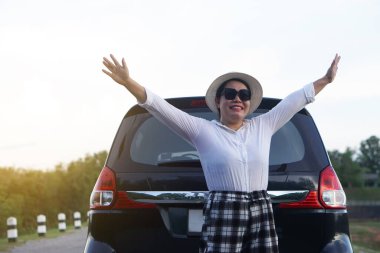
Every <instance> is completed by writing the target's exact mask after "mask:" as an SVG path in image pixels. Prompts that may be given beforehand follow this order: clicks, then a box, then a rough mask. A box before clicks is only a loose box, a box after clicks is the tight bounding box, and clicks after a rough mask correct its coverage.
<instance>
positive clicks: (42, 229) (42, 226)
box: [37, 214, 46, 236]
mask: <svg viewBox="0 0 380 253" xmlns="http://www.w3.org/2000/svg"><path fill="white" fill-rule="evenodd" d="M37 233H38V236H45V235H46V216H45V215H43V214H40V215H38V216H37Z"/></svg>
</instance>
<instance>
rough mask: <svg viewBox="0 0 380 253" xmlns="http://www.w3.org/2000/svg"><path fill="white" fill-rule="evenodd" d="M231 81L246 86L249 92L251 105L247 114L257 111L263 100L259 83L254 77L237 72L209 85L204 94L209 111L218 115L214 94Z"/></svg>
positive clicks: (217, 79) (219, 78)
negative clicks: (239, 81) (233, 80)
mask: <svg viewBox="0 0 380 253" xmlns="http://www.w3.org/2000/svg"><path fill="white" fill-rule="evenodd" d="M231 79H237V80H241V81H243V83H245V84H246V85H248V87H249V89H250V90H251V100H250V101H251V104H250V108H249V112H248V114H251V113H252V112H254V111H255V110H256V109H257V107H259V105H260V103H261V100H262V99H263V89H262V87H261V85H260V83H259V82H258V81H257V80H256V79H255V78H254V77H252V76H250V75H247V74H244V73H239V72H230V73H227V74H224V75H221V76H219V77H218V78H216V79H215V80H214V81H213V82H212V83H211V85H210V87H209V88H208V90H207V92H206V103H207V105H208V107H209V108H210V109H211V111H213V112H215V113H219V110H218V106H217V105H216V101H215V98H216V92H217V90H218V88H219V87H220V85H222V84H223V83H224V82H226V81H228V80H231Z"/></svg>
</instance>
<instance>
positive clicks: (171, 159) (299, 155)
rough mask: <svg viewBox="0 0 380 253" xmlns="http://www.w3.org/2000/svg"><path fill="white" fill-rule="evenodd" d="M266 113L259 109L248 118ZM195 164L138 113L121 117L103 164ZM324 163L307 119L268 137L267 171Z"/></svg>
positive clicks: (174, 139)
mask: <svg viewBox="0 0 380 253" xmlns="http://www.w3.org/2000/svg"><path fill="white" fill-rule="evenodd" d="M266 111H267V110H263V109H260V110H258V111H257V112H256V113H253V114H251V115H250V117H256V116H257V115H260V114H262V113H265V112H266ZM188 113H190V114H192V115H194V116H196V117H201V118H205V119H208V120H213V119H215V117H216V115H215V114H214V113H212V112H210V111H202V110H189V111H188ZM197 161H199V156H198V153H197V151H196V150H195V148H194V147H193V146H192V145H190V144H189V143H187V142H186V141H184V140H183V139H182V138H180V137H179V136H178V135H176V134H175V133H173V132H172V131H171V130H170V129H168V128H167V127H166V126H165V125H163V124H162V123H161V122H160V121H158V120H157V119H155V118H154V117H152V116H151V115H150V114H148V113H140V114H136V115H133V116H130V117H126V118H124V120H123V122H122V124H121V126H120V128H119V132H118V134H117V136H116V138H115V141H114V144H113V147H112V149H111V152H110V155H109V158H108V162H107V163H109V166H111V167H112V168H114V169H116V170H117V171H128V170H135V169H140V170H141V169H144V168H146V169H150V170H152V169H154V168H157V169H159V168H162V167H165V165H170V163H173V164H181V163H182V164H185V163H188V164H190V165H194V166H198V167H199V166H200V165H199V163H197ZM327 163H328V160H327V156H326V154H325V150H324V148H323V143H322V141H321V139H320V137H319V134H318V131H317V130H316V127H315V125H314V122H313V120H312V118H311V117H310V116H307V115H305V114H301V113H298V114H296V115H295V116H294V117H293V118H292V119H291V120H290V121H289V122H288V123H286V124H285V125H284V126H283V127H282V128H280V129H279V130H278V131H277V132H276V133H275V134H274V135H273V137H272V141H271V149H270V159H269V164H270V170H271V171H276V170H278V171H280V170H281V171H284V170H292V171H310V170H317V169H320V167H321V166H323V165H324V164H327ZM115 167H116V168H115ZM186 167H189V166H186Z"/></svg>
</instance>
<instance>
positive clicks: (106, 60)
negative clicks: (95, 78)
mask: <svg viewBox="0 0 380 253" xmlns="http://www.w3.org/2000/svg"><path fill="white" fill-rule="evenodd" d="M103 62H106V63H107V64H109V65H114V64H113V63H112V62H111V61H110V60H108V59H107V58H106V57H103Z"/></svg>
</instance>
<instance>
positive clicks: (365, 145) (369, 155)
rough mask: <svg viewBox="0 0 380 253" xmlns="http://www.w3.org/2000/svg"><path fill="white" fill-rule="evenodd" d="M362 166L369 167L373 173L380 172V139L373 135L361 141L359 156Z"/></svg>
mask: <svg viewBox="0 0 380 253" xmlns="http://www.w3.org/2000/svg"><path fill="white" fill-rule="evenodd" d="M358 162H359V164H360V166H362V167H365V168H368V169H369V171H370V172H371V173H378V172H380V139H379V138H378V137H376V136H371V137H369V138H368V139H367V140H364V141H362V142H361V143H360V154H359V156H358Z"/></svg>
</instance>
